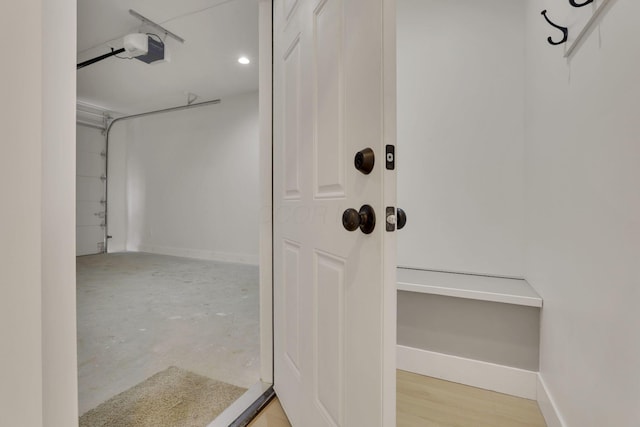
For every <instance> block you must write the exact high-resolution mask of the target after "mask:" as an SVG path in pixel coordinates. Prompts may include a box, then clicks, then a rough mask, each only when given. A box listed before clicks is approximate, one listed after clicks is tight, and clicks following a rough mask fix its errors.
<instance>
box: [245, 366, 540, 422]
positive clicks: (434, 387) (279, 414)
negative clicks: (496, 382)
mask: <svg viewBox="0 0 640 427" xmlns="http://www.w3.org/2000/svg"><path fill="white" fill-rule="evenodd" d="M397 412H398V416H397V420H398V421H397V427H418V426H419V427H546V424H545V422H544V418H543V417H542V414H541V413H540V409H539V408H538V404H537V403H536V402H535V401H533V400H528V399H521V398H518V397H513V396H508V395H505V394H500V393H495V392H492V391H487V390H482V389H478V388H474V387H469V386H465V385H461V384H455V383H451V382H448V381H442V380H438V379H435V378H429V377H424V376H421V375H416V374H412V373H409V372H404V371H398V385H397ZM249 427H291V424H289V421H288V420H287V416H286V415H285V413H284V411H283V410H282V406H280V402H279V401H278V399H274V400H273V401H271V403H269V405H268V406H267V407H266V408H265V409H264V410H263V411H262V412H261V413H260V415H259V416H258V418H256V419H255V420H254V421H253V422H252V423H251V424H249ZM354 427H356V426H354Z"/></svg>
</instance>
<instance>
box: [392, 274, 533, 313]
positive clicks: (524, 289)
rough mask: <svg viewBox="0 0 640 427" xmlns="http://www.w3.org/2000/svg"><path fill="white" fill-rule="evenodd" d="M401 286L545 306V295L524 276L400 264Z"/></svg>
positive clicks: (411, 289)
mask: <svg viewBox="0 0 640 427" xmlns="http://www.w3.org/2000/svg"><path fill="white" fill-rule="evenodd" d="M397 281H398V290H399V291H408V292H419V293H425V294H433V295H444V296H449V297H457V298H467V299H474V300H480V301H493V302H499V303H505V304H515V305H524V306H529V307H542V298H541V297H540V295H538V293H537V292H536V291H535V290H534V289H533V288H532V287H531V285H529V283H527V281H526V280H523V279H507V278H502V277H490V276H478V275H472V274H461V273H448V272H441V271H431V270H417V269H411V268H404V267H399V268H398V278H397Z"/></svg>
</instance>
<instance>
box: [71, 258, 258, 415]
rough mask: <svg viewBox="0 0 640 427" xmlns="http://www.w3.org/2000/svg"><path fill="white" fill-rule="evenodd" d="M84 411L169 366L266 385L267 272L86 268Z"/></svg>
mask: <svg viewBox="0 0 640 427" xmlns="http://www.w3.org/2000/svg"><path fill="white" fill-rule="evenodd" d="M77 314H78V391H79V411H80V414H83V413H85V412H86V411H88V410H89V409H92V408H94V407H96V406H97V405H99V404H100V403H102V402H104V401H105V400H107V399H109V398H111V397H112V396H114V395H116V394H118V393H120V392H122V391H125V390H127V389H129V388H130V387H132V386H134V385H136V384H138V383H139V382H141V381H144V380H145V379H147V378H148V377H150V376H151V375H153V374H155V373H157V372H159V371H162V370H164V369H166V368H168V367H169V366H178V367H180V368H183V369H187V370H190V371H192V372H195V373H197V374H200V375H205V376H207V377H210V378H213V379H217V380H220V381H225V382H227V383H230V384H235V385H238V386H242V387H249V386H251V385H253V384H254V383H255V382H256V381H258V379H259V376H260V374H259V365H260V363H259V324H258V322H259V292H258V267H255V266H247V265H240V264H230V263H221V262H214V261H202V260H194V259H187V258H178V257H171V256H165V255H153V254H146V253H118V254H108V255H92V256H85V257H79V258H78V259H77Z"/></svg>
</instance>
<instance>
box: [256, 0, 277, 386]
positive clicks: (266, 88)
mask: <svg viewBox="0 0 640 427" xmlns="http://www.w3.org/2000/svg"><path fill="white" fill-rule="evenodd" d="M259 8H260V10H259V18H258V20H259V24H258V25H259V32H258V34H259V36H258V37H259V43H260V44H259V49H258V50H259V61H258V62H259V67H260V70H259V85H258V116H259V120H260V130H259V139H260V248H259V251H260V252H259V253H260V379H261V380H262V381H263V382H265V383H270V384H273V156H272V151H273V126H272V118H273V67H272V65H271V64H272V63H273V49H272V38H273V34H272V28H273V16H272V9H273V1H272V0H260V2H259Z"/></svg>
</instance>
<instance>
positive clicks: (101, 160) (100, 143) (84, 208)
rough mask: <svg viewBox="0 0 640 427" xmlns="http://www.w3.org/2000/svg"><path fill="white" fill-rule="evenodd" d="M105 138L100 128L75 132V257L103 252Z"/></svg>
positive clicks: (81, 128)
mask: <svg viewBox="0 0 640 427" xmlns="http://www.w3.org/2000/svg"><path fill="white" fill-rule="evenodd" d="M105 149H106V138H105V135H104V134H103V132H102V130H101V129H96V128H92V127H89V126H84V125H78V126H77V132H76V255H90V254H97V253H101V252H103V250H104V238H105V234H104V233H105V228H104V224H105V203H106V202H105V181H104V180H105V173H106V157H105Z"/></svg>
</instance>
